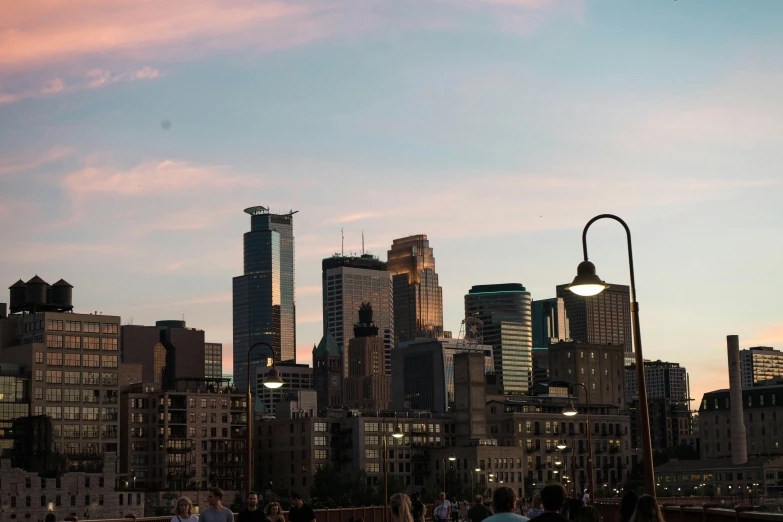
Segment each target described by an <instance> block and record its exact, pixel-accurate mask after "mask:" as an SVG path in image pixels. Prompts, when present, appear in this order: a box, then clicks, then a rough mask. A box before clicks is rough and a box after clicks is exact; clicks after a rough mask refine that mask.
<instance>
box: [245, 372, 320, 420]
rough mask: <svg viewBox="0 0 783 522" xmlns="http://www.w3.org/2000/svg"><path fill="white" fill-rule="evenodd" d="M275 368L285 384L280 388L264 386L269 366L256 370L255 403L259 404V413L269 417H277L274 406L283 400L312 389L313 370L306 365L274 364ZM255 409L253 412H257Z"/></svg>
mask: <svg viewBox="0 0 783 522" xmlns="http://www.w3.org/2000/svg"><path fill="white" fill-rule="evenodd" d="M275 368H277V371H278V372H280V378H281V379H283V382H284V383H285V385H284V386H281V387H280V388H267V387H266V386H264V379H266V376H267V374H268V373H269V370H271V369H272V367H271V366H259V367H258V368H257V369H256V389H257V390H258V395H254V397H257V401H258V402H259V403H260V405H261V408H260V411H261V412H262V413H266V414H269V415H277V412H276V410H275V404H277V403H280V402H282V401H284V400H285V398H286V397H287V396H288V395H290V394H292V393H296V392H297V391H299V390H312V389H313V369H312V368H311V367H310V366H308V365H307V364H297V363H292V362H284V363H280V364H276V365H275ZM258 410H259V408H256V409H255V411H258Z"/></svg>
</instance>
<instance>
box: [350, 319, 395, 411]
mask: <svg viewBox="0 0 783 522" xmlns="http://www.w3.org/2000/svg"><path fill="white" fill-rule="evenodd" d="M378 330H379V329H378V326H377V325H376V324H375V323H374V322H373V309H372V305H371V304H370V303H362V306H361V308H360V309H359V321H358V322H357V323H356V324H355V325H354V327H353V332H354V333H353V339H351V340H350V341H348V357H347V359H348V378H347V379H346V380H345V386H344V388H343V389H344V400H343V404H344V405H345V406H347V407H349V408H359V409H367V410H385V409H388V407H389V403H390V402H391V377H390V376H389V375H387V374H386V368H385V366H386V365H385V355H384V352H385V350H384V343H383V339H381V338H380V337H378Z"/></svg>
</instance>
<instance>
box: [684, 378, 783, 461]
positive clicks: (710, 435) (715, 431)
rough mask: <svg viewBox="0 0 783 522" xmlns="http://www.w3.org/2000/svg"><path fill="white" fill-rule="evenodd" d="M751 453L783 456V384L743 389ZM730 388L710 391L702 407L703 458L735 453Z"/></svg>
mask: <svg viewBox="0 0 783 522" xmlns="http://www.w3.org/2000/svg"><path fill="white" fill-rule="evenodd" d="M742 408H743V410H744V413H743V415H744V421H745V432H746V437H747V447H748V456H749V457H752V456H759V457H761V456H770V455H783V444H782V443H783V385H771V386H756V387H753V388H748V389H745V390H742ZM730 420H731V400H730V396H729V390H728V389H723V390H715V391H711V392H707V393H705V394H704V397H703V398H702V400H701V404H700V406H699V431H700V434H701V455H702V458H703V459H714V458H728V457H731V455H732V447H731V430H732V429H735V427H734V426H732V424H731V423H730Z"/></svg>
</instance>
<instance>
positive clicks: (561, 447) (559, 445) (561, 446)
mask: <svg viewBox="0 0 783 522" xmlns="http://www.w3.org/2000/svg"><path fill="white" fill-rule="evenodd" d="M567 447H568V446H567V445H566V441H564V440H561V441H560V442H558V443H557V449H559V450H564V449H566V448H567Z"/></svg>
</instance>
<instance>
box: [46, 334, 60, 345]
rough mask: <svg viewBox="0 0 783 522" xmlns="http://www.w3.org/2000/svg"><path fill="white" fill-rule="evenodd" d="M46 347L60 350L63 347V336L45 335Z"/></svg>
mask: <svg viewBox="0 0 783 522" xmlns="http://www.w3.org/2000/svg"><path fill="white" fill-rule="evenodd" d="M46 346H48V347H49V348H62V347H63V336H62V335H47V336H46Z"/></svg>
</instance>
